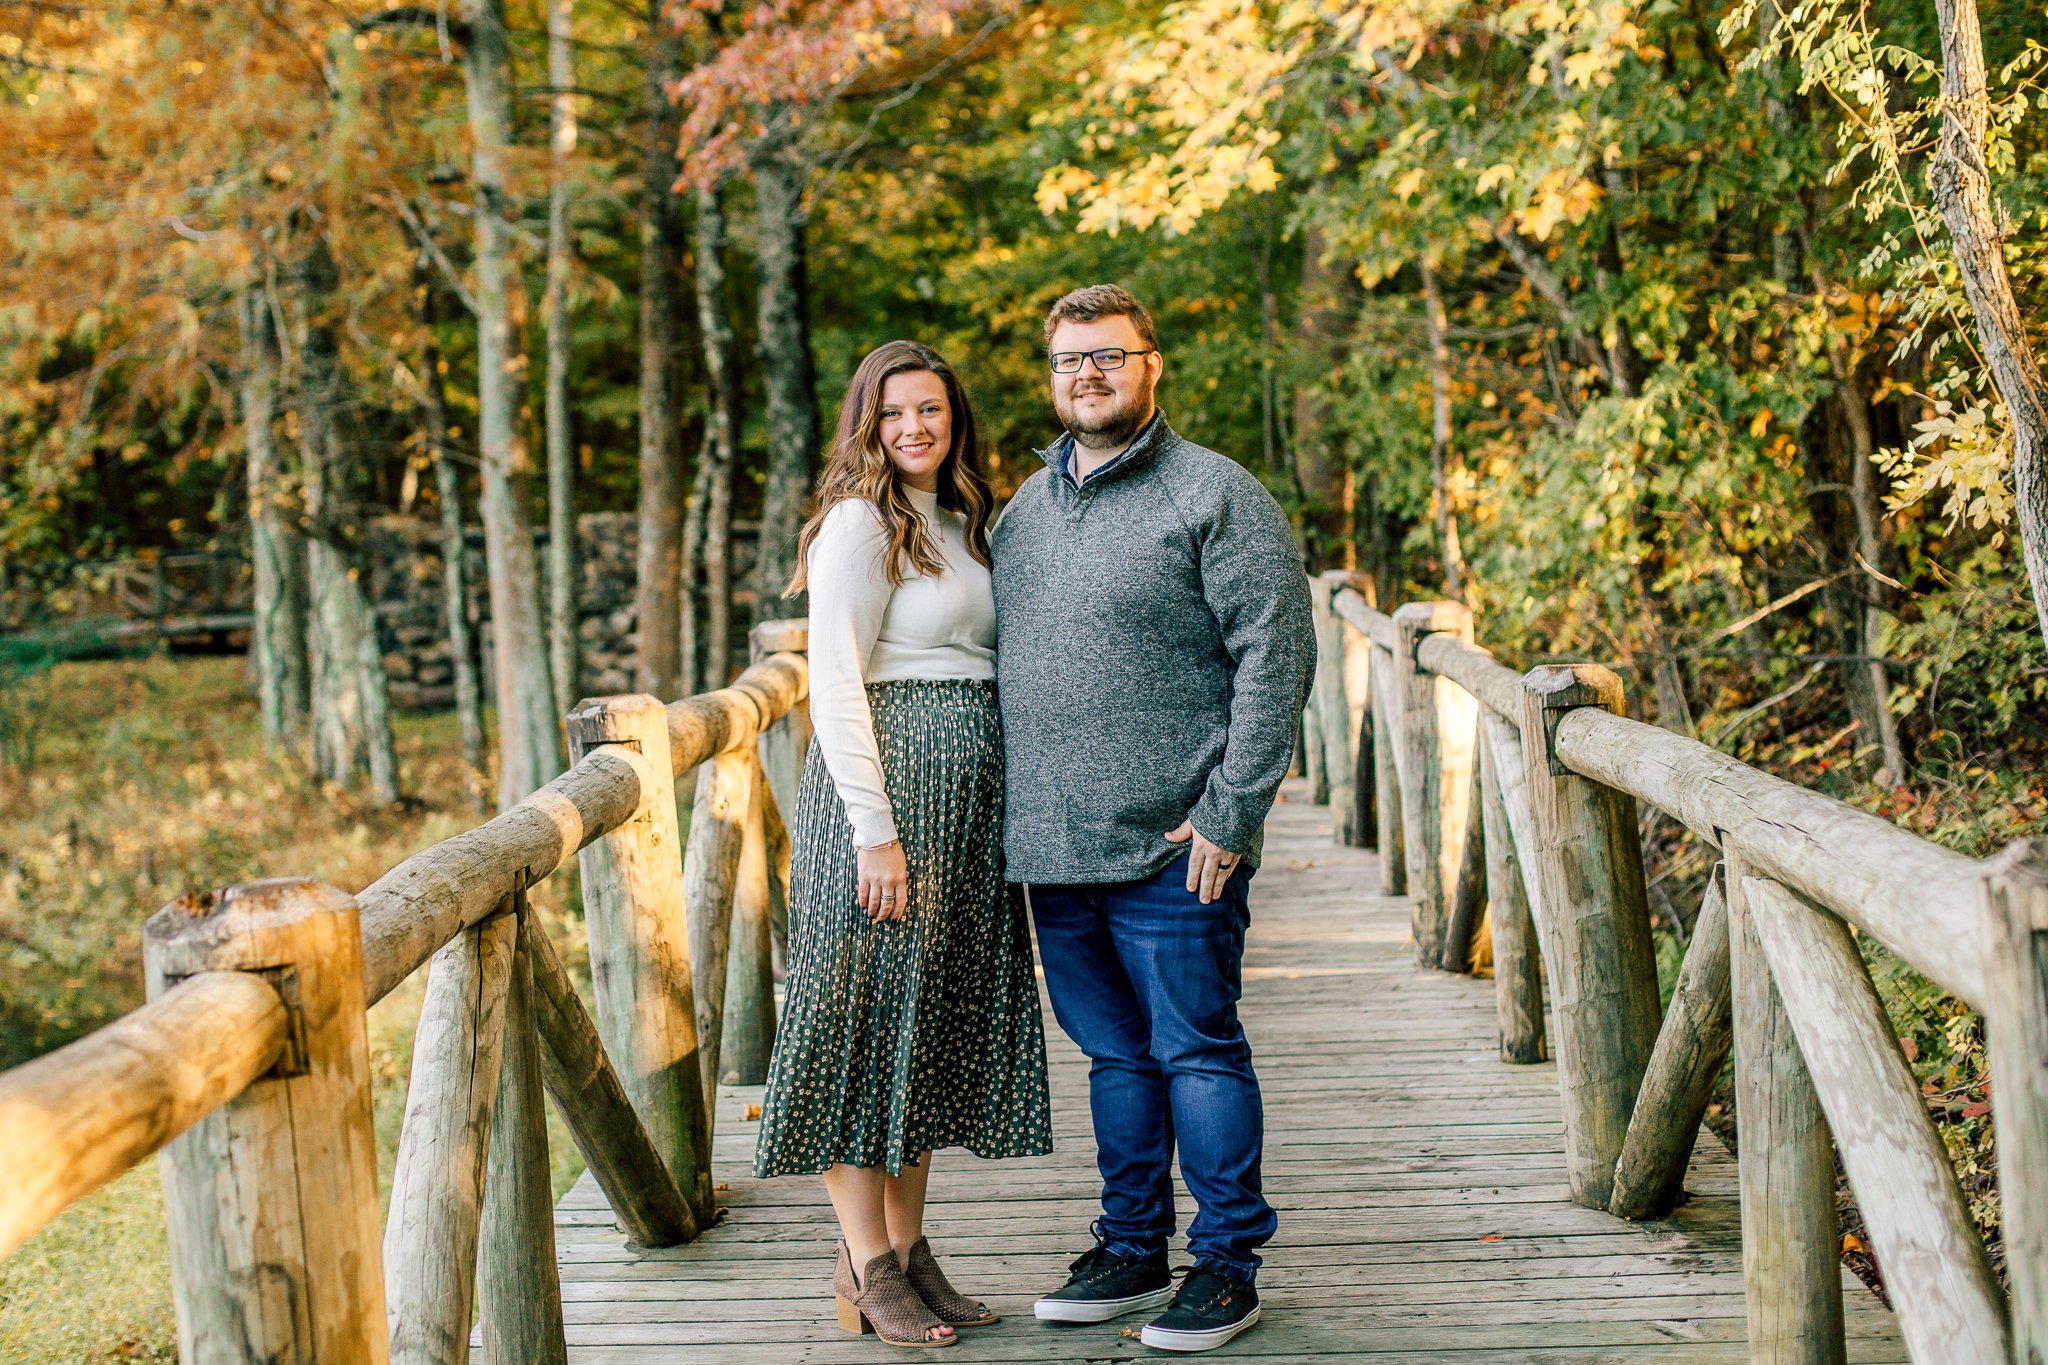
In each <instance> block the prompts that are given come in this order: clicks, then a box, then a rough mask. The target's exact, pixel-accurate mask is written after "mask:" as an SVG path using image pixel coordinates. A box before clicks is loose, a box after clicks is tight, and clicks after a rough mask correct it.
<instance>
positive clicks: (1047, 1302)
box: [1032, 1285, 1174, 1322]
mask: <svg viewBox="0 0 2048 1365" xmlns="http://www.w3.org/2000/svg"><path fill="white" fill-rule="evenodd" d="M1173 1294H1174V1289H1173V1286H1172V1285H1168V1286H1166V1288H1164V1289H1148V1290H1146V1291H1145V1292H1144V1293H1143V1294H1132V1295H1131V1296H1130V1297H1128V1298H1122V1299H1040V1300H1039V1301H1038V1303H1037V1305H1036V1306H1035V1307H1034V1308H1033V1310H1032V1311H1033V1312H1035V1313H1036V1314H1037V1315H1038V1320H1039V1321H1040V1322H1108V1321H1109V1320H1110V1319H1111V1318H1120V1317H1122V1316H1123V1315H1124V1314H1126V1313H1135V1312H1137V1311H1138V1310H1139V1309H1141V1308H1164V1307H1165V1306H1166V1305H1167V1304H1169V1303H1171V1302H1172V1301H1173Z"/></svg>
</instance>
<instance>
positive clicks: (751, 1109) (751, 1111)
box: [740, 1104, 761, 1123]
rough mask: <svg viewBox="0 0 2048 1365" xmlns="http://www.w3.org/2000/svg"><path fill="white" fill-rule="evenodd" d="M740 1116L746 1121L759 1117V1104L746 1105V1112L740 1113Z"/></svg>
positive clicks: (749, 1121)
mask: <svg viewBox="0 0 2048 1365" xmlns="http://www.w3.org/2000/svg"><path fill="white" fill-rule="evenodd" d="M740 1117H741V1118H743V1119H745V1120H746V1121H747V1122H748V1123H752V1122H753V1121H754V1120H755V1119H757V1118H760V1117H761V1106H760V1105H758V1104H750V1105H748V1106H747V1112H746V1113H744V1114H742V1115H741V1116H740Z"/></svg>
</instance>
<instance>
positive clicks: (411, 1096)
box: [384, 896, 519, 1365]
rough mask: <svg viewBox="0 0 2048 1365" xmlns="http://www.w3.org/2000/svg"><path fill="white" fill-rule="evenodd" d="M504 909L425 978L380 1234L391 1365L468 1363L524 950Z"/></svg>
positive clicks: (436, 960)
mask: <svg viewBox="0 0 2048 1365" xmlns="http://www.w3.org/2000/svg"><path fill="white" fill-rule="evenodd" d="M505 906H506V909H504V910H501V911H499V912H498V913H497V914H494V915H492V916H491V917H490V918H489V919H486V920H484V921H483V922H482V923H481V924H477V925H474V926H472V927H471V928H468V929H465V930H463V931H462V932H461V933H459V934H457V935H456V936H455V937H454V938H452V939H450V940H449V941H448V942H447V943H446V944H444V945H443V946H442V947H441V949H440V950H439V951H438V952H436V953H435V954H434V957H433V963H432V965H431V966H430V967H429V968H428V970H427V998H426V1000H425V1001H424V1002H423V1003H422V1004H421V1006H420V1022H419V1029H418V1031H417V1032H416V1033H414V1035H413V1051H412V1077H411V1080H410V1082H409V1084H408V1085H407V1087H406V1092H405V1122H404V1127H403V1128H402V1129H401V1130H400V1132H399V1137H398V1162H397V1165H396V1166H395V1167H394V1168H393V1170H392V1173H391V1213H390V1216H389V1217H388V1218H387V1219H386V1220H385V1224H384V1271H385V1294H386V1297H387V1299H388V1300H389V1307H390V1316H391V1359H392V1361H393V1365H443V1363H444V1362H448V1361H461V1360H464V1359H466V1358H467V1356H468V1351H469V1328H470V1307H471V1305H472V1303H473V1302H474V1299H475V1292H476V1267H477V1255H476V1252H477V1238H478V1233H479V1231H480V1230H481V1228H482V1225H483V1200H484V1183H485V1171H486V1169H487V1167H488V1164H489V1160H490V1146H491V1124H492V1119H493V1115H494V1114H495V1113H496V1112H497V1107H498V1084H499V1074H498V1073H499V1071H500V1070H501V1069H502V1067H503V1065H504V1057H505V1000H506V996H507V994H508V993H509V992H510V990H511V984H512V959H513V958H514V957H515V956H517V954H518V950H519V922H518V919H517V917H515V916H514V915H512V914H511V913H510V906H511V898H510V897H509V896H508V897H507V898H506V900H505Z"/></svg>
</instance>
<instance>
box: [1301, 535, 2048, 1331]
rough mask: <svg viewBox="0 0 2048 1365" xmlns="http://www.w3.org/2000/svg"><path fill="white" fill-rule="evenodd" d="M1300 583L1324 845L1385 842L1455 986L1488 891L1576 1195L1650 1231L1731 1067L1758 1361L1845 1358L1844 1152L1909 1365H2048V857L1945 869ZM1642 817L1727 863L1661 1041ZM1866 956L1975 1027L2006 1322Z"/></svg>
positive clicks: (1700, 752) (1659, 736) (1715, 881)
mask: <svg viewBox="0 0 2048 1365" xmlns="http://www.w3.org/2000/svg"><path fill="white" fill-rule="evenodd" d="M1316 587H1317V589H1318V590H1317V593H1316V598H1317V603H1316V605H1317V611H1318V613H1319V618H1320V620H1319V628H1320V631H1321V639H1322V649H1321V651H1320V654H1321V658H1320V661H1319V664H1318V671H1317V678H1316V692H1315V698H1314V700H1313V702H1312V703H1311V705H1312V709H1313V713H1314V719H1315V722H1316V723H1315V724H1314V726H1313V727H1312V729H1313V731H1315V732H1316V733H1318V734H1319V735H1320V737H1321V742H1322V744H1323V746H1324V753H1323V754H1322V755H1321V759H1322V762H1321V767H1322V769H1323V772H1324V773H1325V774H1326V780H1327V783H1328V789H1329V793H1330V801H1331V804H1332V806H1333V808H1334V822H1333V823H1334V824H1335V827H1336V837H1337V838H1338V839H1339V840H1340V841H1344V842H1351V843H1356V844H1366V843H1370V842H1373V840H1374V839H1375V838H1376V839H1377V842H1378V847H1379V849H1380V851H1381V854H1382V857H1381V860H1380V868H1381V877H1382V881H1383V887H1382V889H1383V890H1385V891H1387V892H1389V893H1395V892H1399V891H1402V890H1404V889H1405V890H1406V891H1407V892H1408V893H1409V894H1410V895H1411V896H1412V897H1413V901H1414V910H1413V928H1414V937H1415V945H1416V954H1417V958H1418V960H1419V962H1420V964H1421V965H1423V966H1425V967H1431V968H1446V969H1450V970H1462V969H1465V968H1466V967H1467V965H1468V953H1469V950H1470V934H1471V929H1470V923H1471V919H1472V917H1470V916H1466V917H1464V920H1463V922H1462V923H1461V917H1460V915H1459V914H1458V909H1459V902H1460V901H1461V899H1462V900H1468V901H1469V900H1476V899H1477V898H1476V896H1475V895H1474V894H1473V892H1474V890H1475V889H1476V884H1477V882H1478V881H1479V880H1480V878H1479V877H1478V876H1476V875H1475V870H1476V869H1477V868H1480V867H1483V868H1484V877H1483V881H1484V885H1485V897H1486V915H1487V921H1488V923H1489V924H1490V927H1491V937H1492V953H1493V964H1494V979H1495V985H1496V991H1497V998H1498V1002H1499V1015H1500V1026H1501V1052H1502V1056H1503V1057H1504V1058H1505V1059H1506V1060H1508V1061H1514V1062H1530V1061H1537V1060H1540V1059H1541V1058H1542V1057H1543V1056H1544V1052H1545V1041H1546V1040H1545V1038H1544V1009H1543V989H1544V986H1543V983H1544V981H1545V980H1546V979H1547V980H1548V982H1549V988H1550V993H1551V999H1552V1002H1553V1004H1554V1006H1555V1018H1556V1024H1557V1038H1556V1058H1557V1069H1558V1082H1559V1087H1560V1091H1561V1095H1562V1099H1563V1110H1564V1121H1565V1141H1566V1155H1567V1167H1568V1174H1569V1179H1570V1186H1571V1196H1572V1198H1573V1199H1574V1200H1576V1201H1577V1202H1579V1203H1581V1204H1585V1205H1588V1206H1590V1207H1593V1208H1599V1209H1605V1210H1608V1211H1609V1212H1612V1213H1614V1214H1616V1215H1618V1216H1620V1217H1624V1218H1649V1217H1659V1216H1662V1215H1664V1214H1666V1213H1668V1212H1669V1211H1670V1210H1671V1208H1672V1207H1673V1205H1674V1203H1675V1201H1676V1200H1677V1198H1678V1196H1679V1194H1680V1189H1681V1182H1682V1181H1683V1179H1684V1177H1685V1171H1686V1166H1687V1163H1688V1161H1689V1160H1690V1157H1691V1154H1692V1148H1693V1142H1694V1139H1695V1136H1696V1135H1697V1134H1698V1132H1699V1126H1700V1122H1701V1119H1702V1117H1703V1116H1704V1114H1705V1111H1706V1107H1707V1104H1708V1101H1709V1097H1710V1094H1711V1092H1712V1090H1713V1089H1714V1086H1715V1084H1716V1082H1717V1081H1718V1079H1719V1076H1720V1074H1721V1070H1722V1067H1723V1065H1724V1064H1725V1062H1726V1061H1727V1059H1728V1055H1729V1052H1730V1049H1731V1047H1732V1049H1733V1052H1734V1057H1735V1099H1736V1122H1737V1148H1738V1153H1737V1155H1738V1160H1739V1164H1740V1185H1741V1199H1740V1203H1741V1217H1742V1234H1743V1246H1744V1255H1743V1271H1744V1281H1745V1287H1746V1291H1747V1297H1748V1306H1749V1314H1748V1319H1749V1338H1750V1356H1751V1359H1752V1360H1756V1361H1768V1362H1800V1363H1801V1365H1806V1363H1807V1362H1812V1363H1814V1365H1819V1363H1820V1362H1839V1361H1841V1360H1842V1359H1843V1351H1844V1346H1843V1315H1842V1292H1841V1267H1840V1262H1839V1256H1838V1253H1839V1247H1840V1236H1841V1232H1840V1227H1839V1223H1838V1218H1837V1214H1836V1207H1835V1156H1836V1153H1837V1151H1839V1153H1840V1156H1841V1160H1842V1164H1843V1166H1844V1168H1845V1169H1846V1170H1847V1172H1848V1176H1849V1181H1850V1184H1851V1185H1852V1186H1853V1188H1854V1190H1855V1194H1856V1198H1857V1202H1858V1204H1859V1205H1860V1206H1861V1208H1862V1212H1863V1216H1864V1219H1865V1221H1866V1223H1867V1224H1868V1228H1869V1233H1870V1242H1871V1244H1872V1247H1873V1249H1874V1251H1875V1253H1876V1257H1877V1261H1878V1263H1879V1265H1880V1266H1881V1267H1882V1268H1883V1271H1884V1276H1885V1284H1886V1286H1887V1288H1888V1289H1889V1291H1890V1293H1891V1296H1892V1301H1893V1304H1894V1306H1895V1307H1896V1309H1897V1311H1898V1316H1899V1321H1900V1326H1901V1329H1902V1332H1903V1334H1904V1337H1905V1340H1906V1343H1907V1347H1908V1349H1909V1350H1910V1352H1911V1353H1912V1357H1913V1359H1914V1360H1915V1361H1921V1362H1929V1365H1933V1363H1934V1362H1940V1365H1973V1363H1975V1362H1985V1363H1986V1365H1989V1363H1990V1362H2003V1361H2008V1360H2009V1361H2013V1362H2016V1363H2017V1365H2039V1362H2041V1361H2043V1360H2044V1359H2048V1246H2044V1238H2048V840H2027V841H2022V842H2020V843H2018V844H2015V845H2014V846H2013V847H2011V848H2009V849H2007V850H2006V852H2005V853H2004V854H2003V855H2002V856H2000V857H1998V858H1994V859H1991V860H1989V861H1986V862H1979V861H1975V860H1973V859H1970V858H1966V857H1963V856H1962V855H1960V854H1957V853H1954V852H1951V851H1949V850H1947V849H1943V848H1940V847H1938V846H1936V845H1934V844H1931V843H1929V842H1927V841H1926V840H1924V839H1920V838H1918V837H1916V836H1914V835H1912V834H1909V833H1907V832H1906V831H1904V830H1902V829H1899V828H1897V827H1896V826H1893V825H1891V824H1889V823H1887V822H1886V821H1884V820H1881V819H1879V818H1877V817H1875V816H1872V815H1869V814H1866V813H1864V812H1862V811H1858V810H1856V809H1854V808H1852V807H1850V806H1847V805H1844V804H1843V803H1841V802H1839V801H1836V800H1834V799H1833V798H1831V797H1827V796H1823V795H1821V794H1819V793H1817V792H1812V791H1808V790H1805V789H1803V788H1800V787H1798V786H1795V785H1793V784H1792V783H1789V782H1785V781H1782V780H1780V779H1778V778H1775V777H1772V776H1770V775H1768V774H1766V773H1762V772H1759V771H1757V770H1756V769H1754V768H1750V767H1747V766H1745V765H1744V764H1742V763H1739V762H1737V761H1736V760H1734V759H1732V758H1729V757H1727V756H1726V755H1724V754H1721V753H1718V752H1716V751H1715V750H1713V749H1710V748H1708V747H1707V746H1706V745H1704V744H1701V743H1698V742H1697V741H1694V740H1691V739H1687V738H1684V737H1682V736H1679V735H1676V734H1672V733H1670V732H1668V731H1665V730H1662V729H1658V728H1657V727H1655V726H1651V725H1645V724H1642V723H1640V722H1638V721H1634V720H1630V719H1628V718H1627V716H1626V715H1625V714H1624V712H1623V704H1622V703H1623V698H1622V687H1621V681H1620V679H1619V678H1618V677H1616V675H1615V674H1614V673H1613V672H1611V671H1609V670H1608V669H1606V668H1603V667H1600V666H1599V665H1597V664H1567V665H1549V666H1544V667H1539V668H1534V669H1531V670H1530V671H1529V672H1527V673H1517V672H1515V671H1514V670H1512V669H1509V668H1507V667H1505V666H1503V665H1502V664H1501V663H1499V662H1498V661H1497V660H1495V659H1494V657H1493V656H1492V655H1491V654H1489V653H1488V652H1487V651H1486V650H1484V649H1481V648H1479V647H1477V646H1476V645H1474V644H1473V643H1472V618H1471V614H1470V612H1468V611H1467V610H1466V609H1465V608H1464V607H1462V606H1460V605H1458V604H1456V603H1447V602H1429V603H1415V604H1410V605H1407V606H1403V607H1401V608H1400V609H1398V610H1397V611H1395V612H1394V613H1393V614H1392V615H1391V616H1390V615H1387V614H1385V613H1383V612H1380V611H1377V610H1375V609H1374V608H1373V607H1372V606H1370V605H1368V603H1367V600H1366V598H1365V596H1364V595H1363V589H1364V588H1365V584H1364V583H1363V582H1362V581H1360V580H1356V579H1354V578H1353V577H1352V576H1350V575H1347V574H1345V573H1342V572H1336V573H1329V574H1324V575H1323V576H1322V578H1321V580H1320V581H1319V583H1318V584H1317V585H1316ZM1353 716H1356V717H1358V719H1357V720H1355V721H1351V720H1349V718H1351V717H1353ZM1347 721H1349V723H1347ZM1475 766H1476V769H1477V773H1478V782H1477V785H1476V790H1477V793H1478V796H1477V800H1476V801H1474V800H1472V799H1471V797H1470V796H1469V793H1470V792H1471V791H1472V790H1473V784H1472V781H1471V778H1472V773H1473V770H1474V768H1475ZM1368 788H1369V790H1368ZM1637 802H1644V803H1647V804H1648V805H1650V806H1652V807H1654V808H1656V809H1658V810H1661V811H1663V812H1664V813H1666V814H1667V815H1669V816H1671V817H1673V818H1674V819H1676V820H1678V821H1679V822H1680V823H1681V824H1683V825H1685V826H1686V827H1687V828H1688V829H1690V830H1692V831H1693V832H1694V833H1695V834H1697V835H1698V836H1699V837H1700V839H1702V840H1703V841H1705V842H1706V843H1707V844H1709V845H1711V846H1713V847H1714V848H1716V849H1717V850H1718V851H1719V855H1720V861H1719V864H1718V866H1717V867H1716V868H1715V870H1714V875H1713V877H1712V879H1711V881H1710V883H1709V886H1708V889H1707V892H1706V897H1705V901H1704V903H1703V905H1702V906H1701V909H1700V913H1699V917H1698V920H1697V922H1696V925H1695V927H1694V929H1693V932H1692V935H1691V938H1690V941H1689V944H1688V946H1687V949H1686V953H1685V958H1684V962H1683V965H1682V966H1681V968H1680V970H1679V975H1678V981H1677V988H1676V993H1675V994H1674V996H1673V997H1672V1000H1671V1004H1670V1007H1669V1009H1666V1010H1663V1011H1662V1016H1661V1019H1660V1011H1659V1003H1658V990H1657V977H1656V967H1655V959H1654V954H1653V950H1652V944H1651V935H1650V914H1649V906H1648V902H1647V898H1646V894H1645V884H1644V877H1643V852H1642V842H1641V837H1640V835H1639V833H1638V825H1637V820H1636V803H1637ZM1475 806H1476V808H1477V810H1476V818H1475V814H1474V807H1475ZM1368 815H1372V816H1375V817H1376V818H1374V819H1370V820H1368V819H1367V818H1366V817H1367V816H1368ZM1368 823H1370V824H1373V825H1375V826H1376V830H1375V831H1368V830H1367V829H1366V826H1367V824H1368ZM1461 865H1462V867H1463V869H1464V870H1463V871H1462V872H1461V871H1460V868H1461ZM1461 891H1463V892H1464V893H1465V895H1464V896H1462V897H1461V895H1460V892H1461ZM1858 933H1864V934H1869V935H1871V936H1872V937H1874V938H1876V939H1877V940H1878V941H1879V942H1881V943H1883V944H1884V945H1885V946H1886V947H1888V948H1890V949H1891V950H1892V951H1893V952H1894V953H1896V954H1897V955H1898V956H1899V957H1900V958H1902V959H1904V961H1906V962H1907V963H1908V964H1910V965H1911V966H1913V967H1914V968H1916V969H1917V970H1919V971H1920V972H1922V973H1923V974H1925V975H1926V976H1927V977H1928V978H1930V979H1931V980H1933V981H1934V982H1936V983H1937V984H1939V985H1940V986H1941V987H1943V988H1944V989H1946V990H1948V991H1951V992H1953V993H1954V994H1955V995H1956V996H1957V997H1959V998H1960V999H1962V1000H1963V1001H1965V1002H1967V1003H1968V1004H1969V1005H1970V1006H1971V1007H1973V1008H1975V1009H1977V1010H1980V1011H1982V1012H1983V1013H1984V1014H1985V1016H1986V1019H1987V1023H1988V1028H1989V1033H1990V1052H1991V1068H1992V1076H1993V1079H1994V1081H1995V1084H1994V1085H1993V1087H1992V1091H1991V1094H1992V1105H1993V1115H1994V1121H1995V1123H1996V1132H1997V1142H1998V1168H1999V1190H2000V1194H2001V1197H2002V1209H2003V1213H2002V1223H2003V1233H2004V1239H2005V1248H2006V1264H2007V1269H2008V1275H2009V1280H2010V1284H2011V1291H2012V1292H2011V1297H2010V1301H2008V1300H2007V1298H2006V1296H2005V1295H2004V1294H2003V1293H2001V1292H2000V1290H1999V1288H1998V1285H1997V1282H1996V1280H1995V1278H1994V1277H1993V1275H1992V1272H1991V1269H1990V1267H1989V1265H1988V1263H1987V1261H1986V1258H1985V1255H1984V1251H1983V1247H1982V1244H1981V1243H1980V1241H1979V1239H1978V1236H1977V1233H1976V1231H1975V1229H1974V1227H1973V1226H1972V1224H1971V1222H1970V1218H1969V1214H1968V1210H1967V1208H1966V1205H1965V1202H1964V1198H1963V1195H1962V1192H1961V1191H1960V1189H1959V1188H1958V1186H1957V1184H1956V1180H1955V1174H1954V1171H1953V1170H1952V1168H1951V1167H1950V1165H1949V1162H1948V1158H1947V1156H1946V1154H1945V1151H1944V1148H1943V1145H1942V1142H1941V1138H1940V1136H1939V1134H1938V1133H1937V1132H1936V1131H1935V1128H1934V1126H1933V1124H1932V1122H1931V1121H1930V1119H1929V1116H1928V1113H1927V1108H1926V1105H1925V1103H1924V1101H1923V1099H1922V1097H1921V1092H1920V1088H1919V1086H1918V1084H1917V1083H1916V1082H1915V1081H1914V1078H1913V1074H1912V1070H1911V1068H1910V1067H1909V1066H1908V1065H1907V1062H1906V1058H1905V1056H1904V1054H1903V1052H1902V1051H1901V1048H1900V1045H1899V1042H1898V1039H1897V1037H1896V1036H1895V1035H1894V1033H1893V1031H1892V1029H1891V1026H1890V1024H1889V1023H1888V1021H1887V1018H1886V1015H1885V1012H1884V1009H1883V1007H1882V1005H1881V1004H1880V1002H1879V999H1878V996H1877V993H1876V991H1875V989H1874V988H1873V986H1872V984H1871V980H1870V976H1869V973H1868V971H1867V970H1866V969H1865V966H1864V961H1863V957H1862V955H1861V954H1860V952H1859V951H1858V949H1857V946H1856V943H1855V941H1854V935H1855V934H1858Z"/></svg>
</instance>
